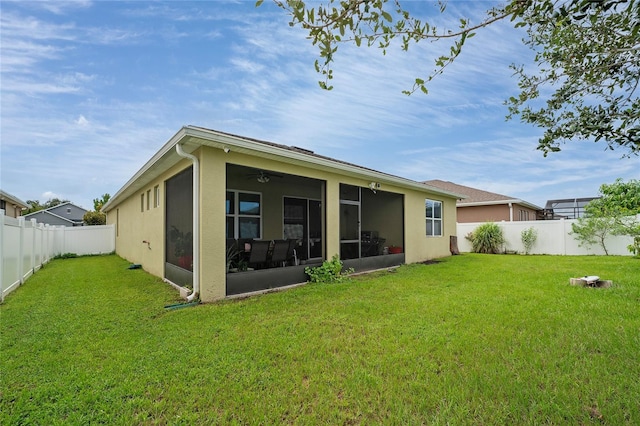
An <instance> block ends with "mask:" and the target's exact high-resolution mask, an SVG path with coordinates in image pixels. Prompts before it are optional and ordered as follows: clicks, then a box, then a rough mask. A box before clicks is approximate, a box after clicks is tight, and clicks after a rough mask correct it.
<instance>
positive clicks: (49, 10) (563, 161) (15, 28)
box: [0, 0, 640, 209]
mask: <svg viewBox="0 0 640 426" xmlns="http://www.w3.org/2000/svg"><path fill="white" fill-rule="evenodd" d="M491 5H492V3H489V2H453V3H451V4H450V11H452V12H460V13H462V15H463V16H467V17H471V18H473V17H474V16H479V13H480V12H482V11H483V10H485V9H487V8H489V7H490V6H491ZM0 7H1V18H0V19H1V38H2V39H1V50H0V54H1V70H2V76H1V77H2V80H1V82H0V85H1V105H0V106H1V123H0V124H1V129H0V131H1V139H2V140H1V147H0V149H1V151H0V154H1V157H0V161H1V166H2V167H1V169H2V170H1V172H0V173H1V175H0V187H2V189H3V190H4V191H6V192H9V193H11V194H13V195H15V196H17V197H19V198H21V199H22V200H28V199H38V200H40V201H41V202H44V201H46V200H47V199H49V198H52V197H58V198H64V199H69V200H71V201H72V202H74V203H76V204H78V205H80V206H83V207H85V208H87V209H92V208H93V203H92V200H93V199H94V198H97V197H100V196H101V195H102V194H104V193H110V194H112V195H113V194H115V193H116V192H117V191H118V189H120V188H121V187H122V185H124V183H125V182H126V181H127V180H128V179H129V178H130V177H131V176H132V175H133V174H134V173H135V172H136V171H137V170H138V169H139V168H140V167H141V166H142V165H143V164H144V163H145V162H146V161H147V160H148V159H149V158H150V157H151V156H152V155H153V154H154V153H155V152H156V151H157V150H158V149H159V148H160V147H161V146H162V145H163V144H164V143H165V142H166V141H167V140H168V139H169V138H170V137H171V136H173V134H175V133H176V132H177V131H178V130H179V129H180V127H182V126H183V125H187V124H191V125H196V126H202V127H207V128H211V129H215V130H220V131H224V132H230V133H235V134H238V135H242V136H247V137H252V138H257V139H262V140H267V141H271V142H276V143H282V144H287V145H296V146H300V147H304V148H307V149H311V150H314V151H315V152H317V153H319V154H323V155H327V156H331V157H334V158H337V159H340V160H344V161H349V162H353V163H356V164H359V165H362V166H366V167H370V168H373V169H377V170H380V171H383V172H387V173H391V174H394V175H398V176H402V177H406V178H410V179H414V180H417V181H423V180H428V179H442V180H449V181H452V182H455V183H458V184H462V185H469V186H473V187H476V188H480V189H484V190H488V191H492V192H497V193H501V194H506V195H510V196H513V197H514V198H521V199H524V200H526V201H529V202H531V203H534V204H537V205H539V206H541V207H543V206H544V204H545V202H546V200H548V199H556V198H566V197H587V196H594V195H597V192H598V187H599V186H600V184H602V183H611V182H613V181H614V180H615V179H616V178H618V177H621V178H623V179H625V180H628V179H638V178H640V159H639V158H638V157H634V158H622V154H623V152H621V151H607V150H605V147H606V145H605V144H603V143H593V142H589V141H584V142H571V143H568V144H566V145H564V146H563V147H562V148H563V151H562V152H561V153H557V154H550V155H549V156H548V157H546V158H545V157H543V155H542V153H541V152H540V151H537V150H536V149H535V148H536V146H537V140H538V138H539V137H540V135H541V134H542V132H541V130H539V129H537V128H534V127H531V126H529V125H525V124H521V123H519V122H518V121H517V120H513V121H505V115H506V114H507V110H506V107H505V106H504V105H503V101H504V99H506V98H508V97H509V96H511V95H514V94H516V93H517V84H516V83H517V82H516V80H515V79H514V78H512V76H511V75H512V72H511V70H510V69H509V64H511V63H516V64H525V65H526V64H530V63H531V59H532V52H531V51H529V50H528V48H526V47H525V46H524V45H523V44H522V43H521V42H520V39H521V38H522V36H523V34H522V33H521V32H519V31H518V30H514V29H513V28H512V27H511V26H510V25H509V24H508V23H500V24H497V25H494V26H492V27H490V28H488V29H485V30H483V31H480V32H479V33H478V34H477V35H476V37H474V38H472V39H470V40H469V42H468V44H467V46H466V47H465V51H464V52H463V55H462V56H461V57H460V58H459V59H458V61H457V62H456V63H455V64H453V65H452V66H451V67H449V68H448V69H447V70H446V72H445V74H444V75H442V76H440V77H438V78H437V79H436V80H435V81H434V82H433V83H432V84H431V85H430V86H429V90H430V93H429V95H427V96H425V95H422V94H417V93H416V94H414V95H413V96H411V97H407V96H406V95H403V94H402V93H401V92H402V90H404V89H408V88H410V86H411V83H412V82H413V80H414V79H415V78H416V77H424V76H425V75H428V74H429V72H430V71H431V70H432V69H433V67H434V65H433V58H434V57H436V56H437V55H438V54H439V53H440V52H441V51H442V49H447V48H448V46H447V45H444V44H442V45H439V44H431V43H421V44H420V45H418V46H413V47H411V48H410V50H409V52H400V51H399V49H390V51H388V53H387V55H386V56H383V55H382V53H381V52H380V51H379V50H377V49H363V48H360V49H357V48H354V47H349V46H342V47H340V49H339V52H338V56H337V58H336V62H335V65H334V69H335V71H334V73H335V75H336V77H335V79H334V80H333V83H332V84H333V85H334V87H335V88H334V90H333V91H330V92H326V91H322V90H321V89H320V88H319V87H318V84H317V80H318V78H319V76H318V75H317V74H316V73H315V70H314V67H313V62H314V60H315V59H316V50H315V48H314V47H313V46H312V45H311V43H310V42H309V41H308V40H306V39H305V33H304V32H303V31H302V30H301V29H300V28H291V27H289V25H288V24H287V23H288V17H287V15H286V14H285V13H284V12H283V11H282V10H280V9H278V8H276V7H275V6H273V5H272V4H270V3H269V2H268V1H266V2H265V3H264V5H263V6H261V7H260V8H256V7H255V1H237V2H222V1H199V2H186V1H180V2H178V1H174V2H146V1H133V2H120V1H118V2H115V1H62V0H59V1H24V0H22V1H20V2H8V1H4V0H3V1H2V2H1V5H0ZM412 7H415V8H416V11H417V12H418V13H424V14H427V13H433V14H436V10H437V9H436V8H437V4H436V3H435V2H423V3H420V4H419V3H413V4H412ZM447 16H449V17H450V18H451V19H452V20H451V22H450V23H449V22H447V18H446V16H438V15H437V14H436V17H435V19H437V20H438V22H440V23H441V24H442V25H445V26H446V25H448V24H450V27H451V28H455V27H456V22H457V19H454V15H449V14H448V15H447Z"/></svg>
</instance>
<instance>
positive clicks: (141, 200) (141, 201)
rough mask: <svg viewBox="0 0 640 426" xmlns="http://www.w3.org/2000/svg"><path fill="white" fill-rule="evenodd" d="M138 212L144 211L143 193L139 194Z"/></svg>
mask: <svg viewBox="0 0 640 426" xmlns="http://www.w3.org/2000/svg"><path fill="white" fill-rule="evenodd" d="M140 211H141V212H143V211H144V192H143V193H142V194H140Z"/></svg>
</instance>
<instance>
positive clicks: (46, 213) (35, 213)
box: [24, 210, 82, 224]
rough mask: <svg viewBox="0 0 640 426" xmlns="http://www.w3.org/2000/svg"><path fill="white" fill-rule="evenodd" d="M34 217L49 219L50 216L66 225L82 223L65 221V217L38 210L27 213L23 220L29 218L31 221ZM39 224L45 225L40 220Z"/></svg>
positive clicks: (70, 220) (43, 221) (43, 220)
mask: <svg viewBox="0 0 640 426" xmlns="http://www.w3.org/2000/svg"><path fill="white" fill-rule="evenodd" d="M34 216H38V217H42V216H47V217H49V216H51V217H54V218H56V219H59V220H61V221H64V222H68V223H71V224H77V223H82V221H75V220H72V219H67V218H66V217H62V216H60V215H57V214H55V213H51V212H50V211H47V210H38V211H37V212H33V213H29V214H28V215H25V216H24V217H25V219H29V218H32V219H33V218H34ZM40 222H42V223H45V219H42V220H41V221H40Z"/></svg>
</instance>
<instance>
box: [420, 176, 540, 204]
mask: <svg viewBox="0 0 640 426" xmlns="http://www.w3.org/2000/svg"><path fill="white" fill-rule="evenodd" d="M423 183H424V184H425V185H429V186H434V187H436V188H440V189H444V190H446V191H450V192H458V193H461V194H464V195H466V196H467V198H466V199H465V200H464V201H460V200H458V202H457V204H456V205H457V206H458V207H471V206H488V205H496V204H509V203H512V204H520V205H523V206H525V207H529V208H531V209H534V210H542V207H539V206H536V205H535V204H531V203H529V202H527V201H524V200H521V199H519V198H514V197H511V196H508V195H502V194H496V193H495V192H489V191H484V190H482V189H477V188H472V187H470V186H464V185H458V184H457V183H453V182H449V181H444V180H439V179H433V180H427V181H425V182H423Z"/></svg>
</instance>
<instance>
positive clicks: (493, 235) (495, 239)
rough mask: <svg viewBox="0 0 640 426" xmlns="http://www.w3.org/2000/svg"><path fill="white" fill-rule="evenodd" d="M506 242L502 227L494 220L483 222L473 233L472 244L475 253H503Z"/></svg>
mask: <svg viewBox="0 0 640 426" xmlns="http://www.w3.org/2000/svg"><path fill="white" fill-rule="evenodd" d="M504 243H505V239H504V234H503V233H502V228H500V226H498V224H496V223H493V222H487V223H483V224H482V225H480V226H478V227H477V228H476V229H475V230H474V231H473V233H472V234H471V246H472V250H473V252H474V253H488V254H497V253H503V252H504Z"/></svg>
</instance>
